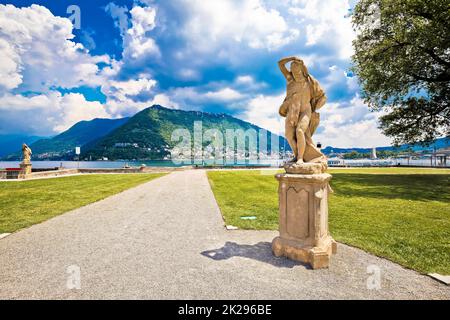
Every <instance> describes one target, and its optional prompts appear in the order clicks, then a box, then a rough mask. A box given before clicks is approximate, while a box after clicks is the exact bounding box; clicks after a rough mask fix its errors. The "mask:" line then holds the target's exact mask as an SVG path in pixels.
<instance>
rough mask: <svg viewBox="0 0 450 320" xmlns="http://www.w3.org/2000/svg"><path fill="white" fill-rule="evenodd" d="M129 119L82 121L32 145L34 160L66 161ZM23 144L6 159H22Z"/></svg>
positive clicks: (16, 146) (16, 147)
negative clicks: (79, 149)
mask: <svg viewBox="0 0 450 320" xmlns="http://www.w3.org/2000/svg"><path fill="white" fill-rule="evenodd" d="M128 119H129V118H121V119H93V120H90V121H80V122H78V123H76V124H75V125H73V126H72V127H71V128H69V129H68V130H66V131H64V132H63V133H61V134H59V135H57V136H55V137H53V138H47V139H39V140H37V141H35V142H33V143H31V144H30V148H31V150H32V151H33V159H64V158H65V157H67V156H68V155H73V153H74V149H75V147H77V146H81V147H83V146H84V145H86V144H87V143H89V142H92V141H95V140H96V139H99V138H101V137H103V136H104V135H106V134H108V133H109V132H111V131H112V130H114V129H116V128H117V127H119V126H121V125H123V124H125V123H126V122H127V121H128ZM20 147H21V144H17V145H15V150H14V151H16V152H15V153H13V154H11V155H10V156H8V157H7V158H6V159H8V160H13V159H20V157H21V153H20V151H18V150H17V149H20Z"/></svg>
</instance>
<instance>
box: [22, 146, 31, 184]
mask: <svg viewBox="0 0 450 320" xmlns="http://www.w3.org/2000/svg"><path fill="white" fill-rule="evenodd" d="M31 154H32V152H31V149H30V147H29V146H27V145H26V144H25V143H24V144H22V155H23V160H22V162H21V163H20V172H19V179H27V178H28V177H29V176H30V174H31V171H32V170H31Z"/></svg>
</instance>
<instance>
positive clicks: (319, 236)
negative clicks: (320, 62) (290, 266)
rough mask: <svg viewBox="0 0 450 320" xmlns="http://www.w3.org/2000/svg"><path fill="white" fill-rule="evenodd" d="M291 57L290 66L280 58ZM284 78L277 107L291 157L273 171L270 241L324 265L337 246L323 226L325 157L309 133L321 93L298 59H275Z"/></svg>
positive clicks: (282, 252)
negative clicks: (275, 228) (275, 221)
mask: <svg viewBox="0 0 450 320" xmlns="http://www.w3.org/2000/svg"><path fill="white" fill-rule="evenodd" d="M288 62H291V68H290V69H291V70H290V71H289V70H288V69H287V68H286V63H288ZM278 65H279V67H280V70H281V72H282V73H283V75H284V77H285V78H286V80H287V93H286V98H285V99H284V101H283V104H282V105H281V107H280V110H279V113H280V115H281V116H282V117H286V132H285V134H286V139H287V140H288V142H289V145H290V146H291V148H292V151H293V152H294V159H292V161H290V162H288V163H286V164H285V165H284V169H285V170H286V173H278V174H277V175H276V176H275V178H276V179H277V180H278V182H279V187H278V198H279V202H278V203H279V232H280V235H279V236H278V237H276V238H275V239H273V241H272V251H273V253H274V255H275V256H277V257H281V256H285V257H287V258H289V259H292V260H297V261H302V262H304V263H309V264H310V265H311V266H312V268H313V269H319V268H327V267H328V266H329V264H330V258H331V255H332V254H333V253H336V251H337V244H336V241H334V239H333V238H332V237H331V235H330V233H329V229H328V197H329V194H330V193H331V192H332V190H331V188H330V185H329V182H330V180H331V175H330V174H328V173H326V172H325V171H326V169H327V159H326V157H325V156H324V155H323V154H322V152H320V150H319V149H318V148H316V146H315V145H314V142H313V141H312V135H313V134H314V132H315V131H316V129H317V126H318V125H319V114H318V113H317V110H318V109H320V108H321V107H323V105H324V104H325V102H326V100H327V98H326V97H325V93H324V91H323V90H322V88H321V87H320V85H319V83H318V82H317V80H316V79H314V78H313V77H312V76H311V75H310V74H309V73H308V69H307V68H306V66H305V64H304V63H303V61H302V60H300V59H299V58H296V57H288V58H283V59H281V60H280V61H279V62H278Z"/></svg>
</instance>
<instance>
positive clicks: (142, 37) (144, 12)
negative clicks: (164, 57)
mask: <svg viewBox="0 0 450 320" xmlns="http://www.w3.org/2000/svg"><path fill="white" fill-rule="evenodd" d="M130 14H131V24H132V26H131V28H130V29H128V30H127V31H126V33H125V36H124V52H123V55H124V57H125V58H131V59H138V58H140V57H142V56H145V57H147V56H156V57H159V56H160V55H161V53H160V51H159V47H158V45H157V44H156V42H155V40H154V39H153V38H151V37H149V36H148V32H149V31H152V30H153V29H154V28H155V26H156V24H155V19H156V9H155V8H153V7H139V6H135V7H133V9H131V11H130Z"/></svg>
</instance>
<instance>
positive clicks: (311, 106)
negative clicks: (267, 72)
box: [278, 57, 327, 173]
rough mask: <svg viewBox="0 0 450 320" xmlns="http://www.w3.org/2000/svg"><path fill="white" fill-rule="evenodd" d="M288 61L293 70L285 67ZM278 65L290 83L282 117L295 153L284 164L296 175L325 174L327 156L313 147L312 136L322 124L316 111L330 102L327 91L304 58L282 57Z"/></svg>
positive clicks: (287, 136) (280, 111) (282, 106)
mask: <svg viewBox="0 0 450 320" xmlns="http://www.w3.org/2000/svg"><path fill="white" fill-rule="evenodd" d="M288 62H291V68H290V69H291V70H290V71H289V70H288V69H287V68H286V64H287V63H288ZM278 66H279V68H280V70H281V72H282V73H283V75H284V77H285V78H286V81H287V90H286V91H287V92H286V98H285V99H284V101H283V103H282V105H281V106H280V109H279V114H280V115H281V116H282V117H286V124H285V136H286V139H287V141H288V142H289V145H290V146H291V149H292V151H293V152H294V159H292V161H290V163H288V164H287V165H285V169H286V171H287V172H293V173H318V172H323V171H324V170H325V169H326V166H327V164H326V163H327V162H326V157H325V156H324V155H323V153H322V152H320V150H319V149H317V148H316V146H315V145H314V142H313V140H312V135H313V134H314V132H315V130H316V128H317V126H318V125H319V121H320V116H319V113H317V110H318V109H320V108H321V107H323V105H324V104H325V102H326V100H327V98H326V96H325V92H324V91H323V90H322V88H321V87H320V85H319V82H317V80H316V79H314V78H313V77H312V76H311V75H310V74H309V73H308V69H307V68H306V66H305V64H304V63H303V61H302V60H301V59H299V58H297V57H287V58H283V59H281V60H280V61H279V62H278ZM306 163H314V164H315V165H308V164H306Z"/></svg>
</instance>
